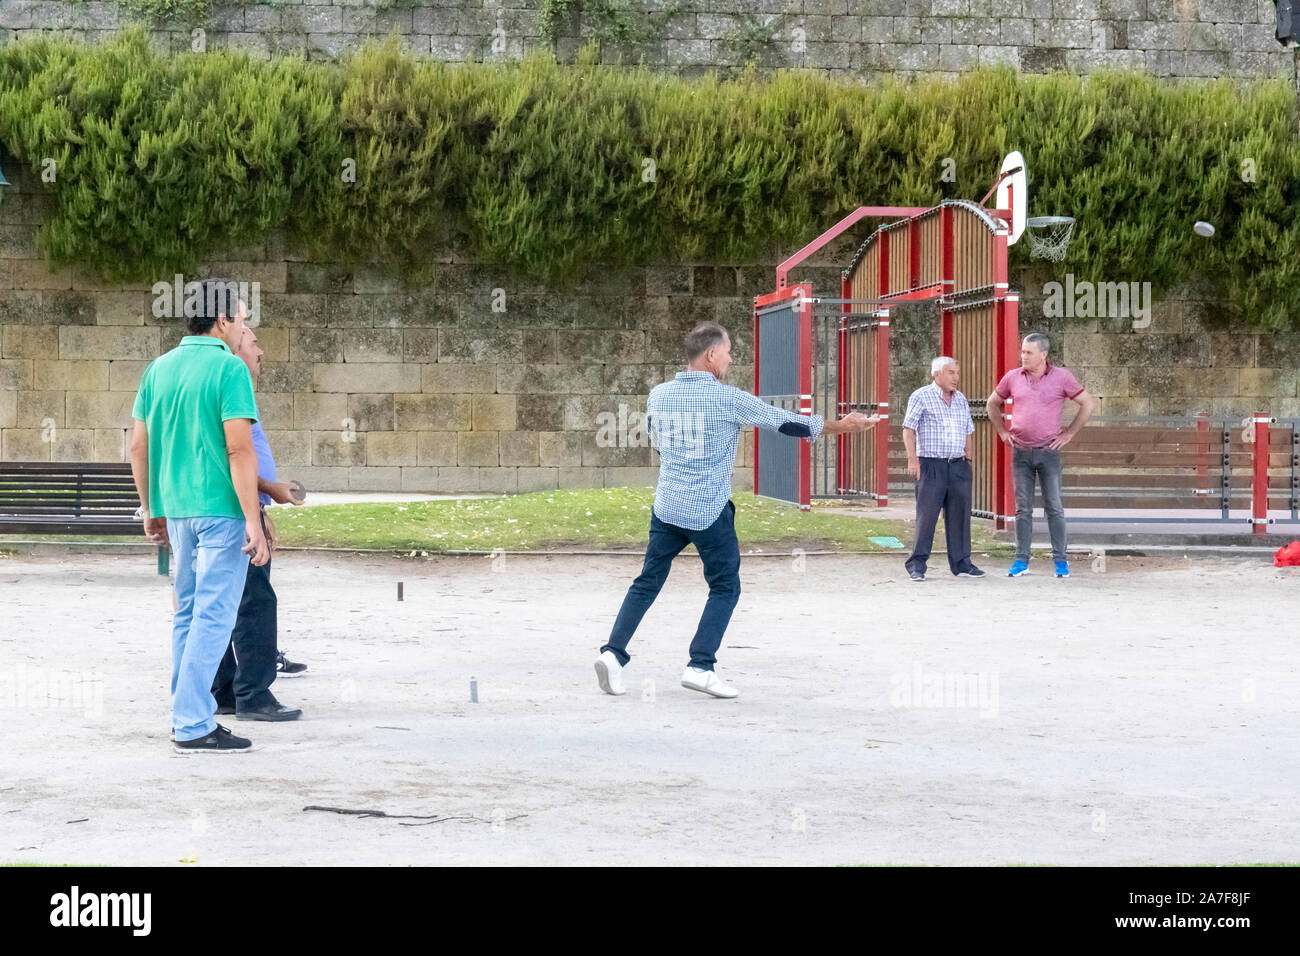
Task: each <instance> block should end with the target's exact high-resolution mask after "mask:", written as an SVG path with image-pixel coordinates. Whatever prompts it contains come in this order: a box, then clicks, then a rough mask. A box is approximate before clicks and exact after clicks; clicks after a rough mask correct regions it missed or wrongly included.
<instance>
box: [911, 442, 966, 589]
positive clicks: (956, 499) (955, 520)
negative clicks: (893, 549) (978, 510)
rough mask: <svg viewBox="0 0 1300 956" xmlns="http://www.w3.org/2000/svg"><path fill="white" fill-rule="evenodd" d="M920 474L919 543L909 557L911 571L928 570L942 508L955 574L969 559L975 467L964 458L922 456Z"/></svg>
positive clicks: (918, 498) (918, 505) (918, 495)
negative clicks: (953, 459)
mask: <svg viewBox="0 0 1300 956" xmlns="http://www.w3.org/2000/svg"><path fill="white" fill-rule="evenodd" d="M920 463H921V477H920V478H918V479H917V482H916V546H915V547H913V548H912V554H911V556H910V557H909V558H908V559H907V570H908V571H920V572H921V573H922V574H924V573H925V563H926V562H927V561H929V560H930V548H931V546H932V545H933V544H934V528H935V525H937V524H938V523H939V512H940V511H943V525H944V533H945V536H946V537H947V540H948V568H949V570H951V571H952V573H953V574H957V573H959V572H961V571H966V570H968V569H969V568H970V567H971V561H970V501H971V479H972V478H973V477H974V474H975V473H974V470H973V469H972V468H971V463H970V462H969V461H966V460H964V459H958V460H957V461H949V460H948V459H946V458H922V459H920Z"/></svg>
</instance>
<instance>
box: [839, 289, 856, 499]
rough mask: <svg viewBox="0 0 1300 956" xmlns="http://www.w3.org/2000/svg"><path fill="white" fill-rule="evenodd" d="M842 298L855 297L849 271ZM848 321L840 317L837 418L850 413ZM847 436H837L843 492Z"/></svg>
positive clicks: (844, 309) (844, 308)
mask: <svg viewBox="0 0 1300 956" xmlns="http://www.w3.org/2000/svg"><path fill="white" fill-rule="evenodd" d="M840 298H841V299H851V298H853V283H851V282H850V281H849V274H848V272H847V271H846V272H842V273H840ZM840 309H841V312H843V313H845V314H847V313H849V312H852V311H853V307H852V306H850V305H849V304H848V303H847V302H846V303H844V305H842V306H841V307H840ZM847 322H848V320H847V319H845V318H841V319H840V328H839V334H838V336H837V344H838V346H839V348H838V349H837V354H836V365H835V417H836V418H840V417H843V416H844V415H846V414H848V404H847V403H848V400H849V393H848V386H847V383H846V382H845V380H844V379H845V373H846V371H847V369H848V368H849V361H848V356H847V354H846V352H847V349H848V342H849V334H848V331H847V329H846V328H845V325H846V323H847ZM847 437H848V436H846V435H843V434H840V435H836V436H835V486H836V488H835V490H836V491H837V492H840V493H843V491H844V489H845V488H847V487H848V485H847V484H846V483H845V479H844V469H845V467H846V464H847V459H848V445H847V444H846V439H847Z"/></svg>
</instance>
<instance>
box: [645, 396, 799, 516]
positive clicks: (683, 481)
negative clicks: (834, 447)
mask: <svg viewBox="0 0 1300 956" xmlns="http://www.w3.org/2000/svg"><path fill="white" fill-rule="evenodd" d="M646 417H647V419H648V423H649V433H650V442H651V444H652V445H653V446H654V448H655V449H656V450H657V451H658V452H659V483H658V485H657V486H656V487H655V502H654V513H655V517H657V518H658V519H659V520H660V521H664V522H667V523H668V524H673V525H677V526H678V527H679V528H689V529H691V530H692V531H700V530H702V529H704V528H707V527H708V526H709V525H711V524H713V522H715V521H716V520H718V516H719V515H720V514H722V509H723V508H725V507H726V506H727V499H729V498H730V497H731V473H732V470H733V468H734V467H735V464H736V443H737V441H738V440H739V438H740V430H741V429H742V428H752V427H755V426H757V427H759V428H762V429H764V430H766V431H774V432H776V431H783V430H784V433H785V434H787V435H796V436H798V437H802V438H805V439H806V440H807V441H809V442H813V441H816V440H817V437H818V436H819V435H821V433H822V425H823V424H824V420H823V418H822V416H820V415H800V414H797V413H795V412H789V411H786V410H785V409H783V408H777V407H776V406H774V405H769V404H768V403H767V402H764V401H762V400H761V399H758V398H755V397H754V396H753V395H751V394H750V393H749V392H746V391H743V390H741V389H739V388H735V387H734V386H731V385H724V384H723V383H721V382H719V381H718V380H717V379H716V378H714V376H713V373H712V372H703V371H685V372H678V373H677V377H676V378H674V379H673V380H672V381H671V382H664V383H663V384H662V385H656V386H655V387H654V388H653V389H652V390H651V391H650V398H649V399H648V400H647V402H646Z"/></svg>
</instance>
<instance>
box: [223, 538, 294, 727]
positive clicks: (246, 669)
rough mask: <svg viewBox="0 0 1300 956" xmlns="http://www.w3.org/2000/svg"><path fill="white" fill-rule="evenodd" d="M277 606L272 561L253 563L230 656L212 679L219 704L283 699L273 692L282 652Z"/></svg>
mask: <svg viewBox="0 0 1300 956" xmlns="http://www.w3.org/2000/svg"><path fill="white" fill-rule="evenodd" d="M276 610H277V600H276V597H275V589H274V588H273V587H271V562H270V561H267V562H266V564H264V565H262V566H261V567H258V566H257V565H255V564H250V565H249V566H248V577H247V578H245V579H244V596H243V597H242V598H241V599H240V602H239V617H238V618H237V619H236V620H235V629H234V630H233V631H231V633H230V644H229V645H227V647H226V656H225V657H223V658H222V659H221V664H220V666H218V668H217V676H216V678H215V679H214V680H213V681H212V696H213V697H215V698H216V699H217V706H218V707H234V708H235V711H236V712H239V711H244V710H256V709H259V708H262V707H271V706H275V705H276V704H277V703H279V701H277V700H276V699H275V695H274V694H272V693H271V683H272V682H273V681H274V680H275V659H276V655H277V653H278V649H277V645H276V635H277V629H278V622H277V619H276Z"/></svg>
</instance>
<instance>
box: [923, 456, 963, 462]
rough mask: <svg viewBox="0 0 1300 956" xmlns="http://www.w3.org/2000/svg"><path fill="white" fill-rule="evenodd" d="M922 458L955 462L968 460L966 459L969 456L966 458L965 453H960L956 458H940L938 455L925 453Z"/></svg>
mask: <svg viewBox="0 0 1300 956" xmlns="http://www.w3.org/2000/svg"><path fill="white" fill-rule="evenodd" d="M921 458H922V460H923V461H946V462H949V463H951V462H954V461H966V460H967V458H966V456H965V455H958V456H957V457H955V458H938V457H931V456H928V455H923V456H921Z"/></svg>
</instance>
